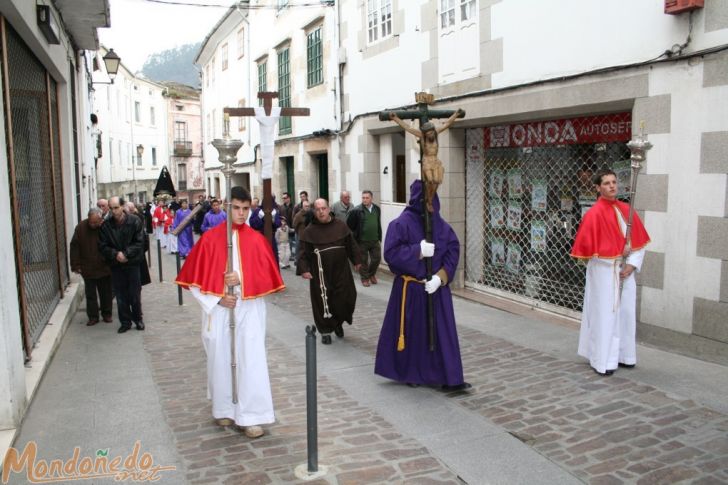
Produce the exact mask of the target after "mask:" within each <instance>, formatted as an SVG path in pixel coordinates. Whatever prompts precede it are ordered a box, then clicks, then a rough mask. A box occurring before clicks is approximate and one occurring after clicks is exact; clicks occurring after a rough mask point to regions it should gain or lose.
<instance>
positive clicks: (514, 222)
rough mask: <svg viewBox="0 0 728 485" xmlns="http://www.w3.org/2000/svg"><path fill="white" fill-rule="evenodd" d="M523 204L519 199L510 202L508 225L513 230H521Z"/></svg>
mask: <svg viewBox="0 0 728 485" xmlns="http://www.w3.org/2000/svg"><path fill="white" fill-rule="evenodd" d="M522 212H523V210H522V209H521V205H520V204H519V203H518V201H511V202H509V203H508V222H507V227H508V229H510V230H512V231H520V230H521V213H522Z"/></svg>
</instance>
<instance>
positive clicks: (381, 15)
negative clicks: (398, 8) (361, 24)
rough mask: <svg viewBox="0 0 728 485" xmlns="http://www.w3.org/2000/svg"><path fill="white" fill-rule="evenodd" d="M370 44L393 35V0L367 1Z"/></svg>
mask: <svg viewBox="0 0 728 485" xmlns="http://www.w3.org/2000/svg"><path fill="white" fill-rule="evenodd" d="M367 33H368V36H369V43H370V44H371V43H372V42H376V41H378V40H380V39H384V38H385V37H388V36H390V35H392V0H367Z"/></svg>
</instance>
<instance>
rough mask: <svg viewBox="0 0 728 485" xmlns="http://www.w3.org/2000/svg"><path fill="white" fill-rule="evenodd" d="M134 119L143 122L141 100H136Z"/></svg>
mask: <svg viewBox="0 0 728 485" xmlns="http://www.w3.org/2000/svg"><path fill="white" fill-rule="evenodd" d="M134 121H136V122H137V123H141V122H142V104H141V103H140V102H139V101H134Z"/></svg>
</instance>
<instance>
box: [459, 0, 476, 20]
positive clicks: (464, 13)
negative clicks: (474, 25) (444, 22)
mask: <svg viewBox="0 0 728 485" xmlns="http://www.w3.org/2000/svg"><path fill="white" fill-rule="evenodd" d="M475 15H476V14H475V0H460V21H461V22H465V21H466V20H473V19H474V18H475Z"/></svg>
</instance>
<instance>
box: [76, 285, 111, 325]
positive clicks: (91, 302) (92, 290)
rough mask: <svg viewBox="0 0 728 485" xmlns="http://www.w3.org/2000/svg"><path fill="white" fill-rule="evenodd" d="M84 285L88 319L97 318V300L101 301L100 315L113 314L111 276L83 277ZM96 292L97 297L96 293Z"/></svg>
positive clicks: (107, 315)
mask: <svg viewBox="0 0 728 485" xmlns="http://www.w3.org/2000/svg"><path fill="white" fill-rule="evenodd" d="M83 283H84V286H85V287H86V315H88V318H89V320H98V319H99V301H100V302H101V315H102V316H103V317H110V316H112V315H113V308H112V301H111V276H104V277H102V278H84V279H83ZM97 293H98V299H97V298H96V295H97Z"/></svg>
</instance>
